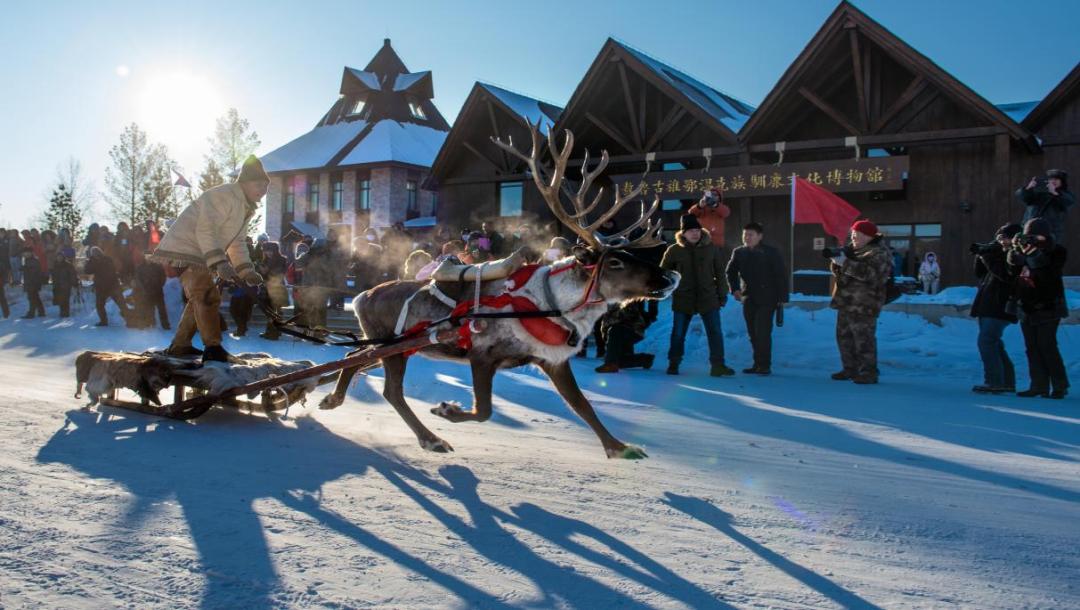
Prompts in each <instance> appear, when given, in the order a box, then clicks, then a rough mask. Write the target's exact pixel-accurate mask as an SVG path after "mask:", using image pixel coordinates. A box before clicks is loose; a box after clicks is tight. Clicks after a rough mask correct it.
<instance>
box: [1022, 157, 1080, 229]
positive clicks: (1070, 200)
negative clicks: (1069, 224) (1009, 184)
mask: <svg viewBox="0 0 1080 610" xmlns="http://www.w3.org/2000/svg"><path fill="white" fill-rule="evenodd" d="M1016 198H1017V199H1019V200H1020V202H1021V203H1023V204H1024V206H1025V209H1024V218H1023V220H1022V221H1021V224H1023V225H1024V226H1027V223H1028V221H1029V220H1031V219H1032V218H1044V219H1046V222H1048V223H1049V224H1050V236H1051V237H1053V239H1054V242H1055V243H1059V244H1061V243H1065V217H1066V215H1067V214H1068V212H1069V208H1071V207H1072V206H1073V204H1074V203H1076V198H1075V197H1074V196H1073V194H1072V192H1071V191H1069V174H1067V173H1065V172H1064V171H1063V170H1060V169H1051V170H1047V172H1046V178H1039V177H1038V176H1032V177H1031V180H1029V181H1028V183H1027V186H1025V187H1023V188H1020V189H1017V190H1016Z"/></svg>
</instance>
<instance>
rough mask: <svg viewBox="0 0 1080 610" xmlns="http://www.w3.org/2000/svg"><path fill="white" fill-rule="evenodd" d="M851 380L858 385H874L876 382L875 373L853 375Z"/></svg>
mask: <svg viewBox="0 0 1080 610" xmlns="http://www.w3.org/2000/svg"><path fill="white" fill-rule="evenodd" d="M851 380H852V381H853V382H855V383H857V384H859V385H874V384H875V383H877V382H878V379H877V375H855V376H854V377H852V378H851Z"/></svg>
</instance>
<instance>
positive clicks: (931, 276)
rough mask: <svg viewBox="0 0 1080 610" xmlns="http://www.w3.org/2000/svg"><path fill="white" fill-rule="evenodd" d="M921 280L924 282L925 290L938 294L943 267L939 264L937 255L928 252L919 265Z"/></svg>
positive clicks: (928, 292) (927, 292)
mask: <svg viewBox="0 0 1080 610" xmlns="http://www.w3.org/2000/svg"><path fill="white" fill-rule="evenodd" d="M919 281H920V282H922V285H923V292H925V293H926V294H937V293H938V288H939V287H940V285H941V267H940V266H938V262H937V255H936V254H934V253H933V252H927V253H926V256H924V257H923V262H922V264H920V265H919Z"/></svg>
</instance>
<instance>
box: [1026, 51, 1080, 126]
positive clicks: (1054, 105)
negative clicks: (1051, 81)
mask: <svg viewBox="0 0 1080 610" xmlns="http://www.w3.org/2000/svg"><path fill="white" fill-rule="evenodd" d="M1077 92H1080V63H1077V64H1076V65H1075V66H1074V67H1073V69H1072V70H1071V71H1070V72H1069V73H1068V74H1067V75H1066V76H1065V78H1063V79H1061V82H1060V83H1058V84H1057V86H1056V87H1054V90H1053V91H1051V92H1050V93H1048V94H1047V95H1046V97H1045V98H1043V100H1042V101H1041V102H1039V105H1038V106H1036V107H1035V108H1034V109H1032V111H1031V112H1029V113H1028V115H1027V116H1026V117H1024V127H1027V128H1028V129H1030V130H1032V131H1038V130H1039V128H1041V127H1042V126H1043V124H1044V123H1046V121H1047V120H1049V119H1050V117H1052V116H1054V112H1056V111H1057V109H1058V108H1059V107H1060V106H1061V105H1062V104H1064V103H1065V102H1067V101H1069V100H1070V99H1071V98H1072V96H1074V95H1076V93H1077Z"/></svg>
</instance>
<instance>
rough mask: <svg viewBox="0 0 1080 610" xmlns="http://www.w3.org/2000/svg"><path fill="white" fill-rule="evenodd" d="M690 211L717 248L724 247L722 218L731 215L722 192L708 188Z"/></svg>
mask: <svg viewBox="0 0 1080 610" xmlns="http://www.w3.org/2000/svg"><path fill="white" fill-rule="evenodd" d="M690 213H691V214H693V215H694V216H696V217H697V219H698V222H699V223H701V228H703V229H705V230H706V231H708V232H709V237H710V238H712V243H713V245H714V246H716V247H717V248H723V247H724V219H725V218H727V217H728V216H730V215H731V208H729V207H727V206H726V205H724V193H723V191H721V190H720V189H715V188H714V189H709V190H707V191H705V193H704V194H703V195H702V196H701V200H700V201H698V202H697V203H696V204H694V205H693V206H692V207H691V208H690Z"/></svg>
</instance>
